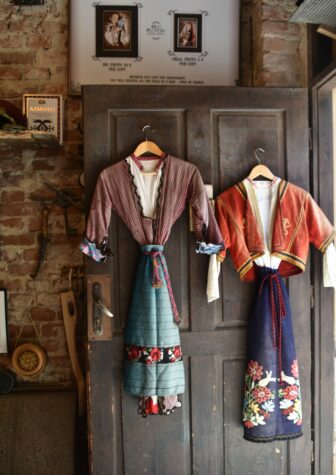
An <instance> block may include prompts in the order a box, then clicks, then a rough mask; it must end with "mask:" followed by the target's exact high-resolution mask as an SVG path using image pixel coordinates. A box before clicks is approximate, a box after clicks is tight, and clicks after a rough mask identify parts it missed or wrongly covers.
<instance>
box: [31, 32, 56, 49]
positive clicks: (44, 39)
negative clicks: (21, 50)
mask: <svg viewBox="0 0 336 475" xmlns="http://www.w3.org/2000/svg"><path fill="white" fill-rule="evenodd" d="M26 46H27V47H28V48H34V49H38V48H44V49H49V48H51V46H52V38H51V36H48V35H29V36H28V37H27V43H26Z"/></svg>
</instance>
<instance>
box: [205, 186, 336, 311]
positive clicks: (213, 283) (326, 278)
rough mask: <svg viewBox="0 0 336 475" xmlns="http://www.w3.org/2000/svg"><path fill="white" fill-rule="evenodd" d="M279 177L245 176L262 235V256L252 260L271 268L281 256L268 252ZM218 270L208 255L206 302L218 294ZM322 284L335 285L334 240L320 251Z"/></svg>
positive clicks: (212, 258)
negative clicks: (251, 178) (254, 177)
mask: <svg viewBox="0 0 336 475" xmlns="http://www.w3.org/2000/svg"><path fill="white" fill-rule="evenodd" d="M280 181H281V180H280V178H278V177H276V178H275V179H274V180H273V181H272V182H270V181H264V180H262V181H251V180H249V179H248V178H245V180H244V185H245V188H246V191H247V196H248V199H249V201H250V203H251V207H252V211H253V214H254V216H255V218H256V221H257V223H258V226H259V229H260V230H262V236H263V239H264V247H265V252H264V254H263V255H262V256H259V257H257V258H256V259H255V263H256V264H257V265H258V266H261V267H269V268H271V269H278V268H279V265H280V262H281V259H279V258H278V257H275V256H272V255H271V253H270V249H271V248H272V233H273V223H274V217H275V209H276V206H277V197H278V189H279V184H280ZM219 273H220V262H218V261H217V259H216V256H210V262H209V269H208V284H207V297H208V302H212V301H213V300H216V299H218V298H219V284H218V276H219ZM323 285H324V286H325V287H334V288H336V249H335V246H334V244H333V243H331V244H329V246H328V247H327V249H326V252H325V253H324V254H323Z"/></svg>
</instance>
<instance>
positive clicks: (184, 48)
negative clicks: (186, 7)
mask: <svg viewBox="0 0 336 475" xmlns="http://www.w3.org/2000/svg"><path fill="white" fill-rule="evenodd" d="M174 51H175V52H185V53H201V52H202V15H201V14H196V13H190V14H189V13H175V14H174Z"/></svg>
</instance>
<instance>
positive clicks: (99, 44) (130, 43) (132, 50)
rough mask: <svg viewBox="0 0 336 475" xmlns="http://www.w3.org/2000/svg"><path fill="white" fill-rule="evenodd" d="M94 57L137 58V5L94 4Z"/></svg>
mask: <svg viewBox="0 0 336 475" xmlns="http://www.w3.org/2000/svg"><path fill="white" fill-rule="evenodd" d="M95 8H96V57H97V58H102V57H103V58H106V57H108V58H137V57H138V50H139V37H138V7H137V6H129V5H127V6H126V5H96V7H95Z"/></svg>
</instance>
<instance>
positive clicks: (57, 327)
mask: <svg viewBox="0 0 336 475" xmlns="http://www.w3.org/2000/svg"><path fill="white" fill-rule="evenodd" d="M41 336H43V337H47V338H50V337H54V338H59V337H62V338H64V337H65V333H64V324H63V323H61V322H59V323H42V324H41Z"/></svg>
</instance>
